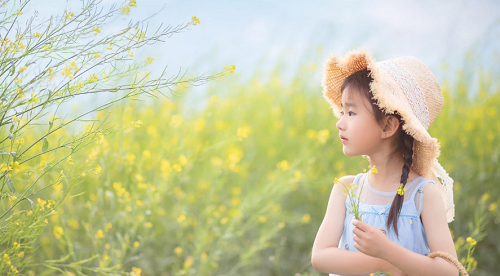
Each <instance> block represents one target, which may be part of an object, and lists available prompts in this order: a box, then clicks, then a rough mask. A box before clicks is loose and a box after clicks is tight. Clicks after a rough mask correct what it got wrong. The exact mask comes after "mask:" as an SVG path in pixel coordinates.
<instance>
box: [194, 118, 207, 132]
mask: <svg viewBox="0 0 500 276" xmlns="http://www.w3.org/2000/svg"><path fill="white" fill-rule="evenodd" d="M204 127H205V121H204V120H203V119H200V120H198V121H196V122H194V130H195V131H200V130H202V129H203V128H204Z"/></svg>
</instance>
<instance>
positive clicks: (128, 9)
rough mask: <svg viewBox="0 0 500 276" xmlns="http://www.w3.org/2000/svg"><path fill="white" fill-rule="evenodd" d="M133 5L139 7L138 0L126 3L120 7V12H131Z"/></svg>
mask: <svg viewBox="0 0 500 276" xmlns="http://www.w3.org/2000/svg"><path fill="white" fill-rule="evenodd" d="M132 7H137V3H136V0H130V3H129V4H128V5H125V6H123V7H121V8H120V12H121V13H122V14H126V15H128V14H129V13H130V8H132Z"/></svg>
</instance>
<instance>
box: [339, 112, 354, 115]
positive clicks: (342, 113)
mask: <svg viewBox="0 0 500 276" xmlns="http://www.w3.org/2000/svg"><path fill="white" fill-rule="evenodd" d="M351 113H352V114H354V112H352V111H349V112H348V114H349V115H351ZM340 116H344V111H340Z"/></svg>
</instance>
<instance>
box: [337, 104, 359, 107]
mask: <svg viewBox="0 0 500 276" xmlns="http://www.w3.org/2000/svg"><path fill="white" fill-rule="evenodd" d="M345 105H346V106H347V107H349V106H352V107H356V105H355V104H354V103H345ZM340 106H341V107H344V105H343V104H342V103H340Z"/></svg>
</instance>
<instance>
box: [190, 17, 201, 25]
mask: <svg viewBox="0 0 500 276" xmlns="http://www.w3.org/2000/svg"><path fill="white" fill-rule="evenodd" d="M190 23H192V24H193V25H198V24H200V20H199V19H198V17H196V16H193V17H191V22H190Z"/></svg>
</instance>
